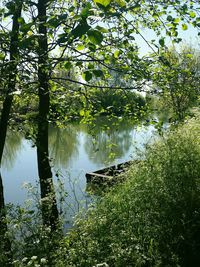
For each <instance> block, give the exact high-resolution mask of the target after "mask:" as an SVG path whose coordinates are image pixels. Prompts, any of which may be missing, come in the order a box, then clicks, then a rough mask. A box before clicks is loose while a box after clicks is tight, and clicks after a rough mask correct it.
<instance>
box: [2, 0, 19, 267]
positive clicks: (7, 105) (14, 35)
mask: <svg viewBox="0 0 200 267" xmlns="http://www.w3.org/2000/svg"><path fill="white" fill-rule="evenodd" d="M22 3H23V1H22V0H19V1H16V4H15V10H14V14H13V25H12V30H11V40H10V62H9V63H10V65H9V69H8V71H9V73H8V82H7V91H6V96H5V100H4V102H3V109H2V113H1V119H0V168H1V162H2V156H3V150H4V147H5V141H6V134H7V128H8V121H9V115H10V111H11V106H12V101H13V95H12V92H13V91H15V86H16V75H17V62H18V57H19V50H18V41H19V40H18V37H19V22H18V19H19V18H20V17H21V10H22ZM5 218H6V212H5V201H4V190H3V181H2V177H1V173H0V239H1V242H2V243H1V245H2V247H1V248H2V249H3V252H4V254H5V261H6V262H5V264H6V265H5V266H11V263H9V262H10V261H11V254H12V253H11V243H10V240H9V239H8V237H7V236H6V232H7V230H8V229H7V224H6V221H5ZM6 259H7V260H6Z"/></svg>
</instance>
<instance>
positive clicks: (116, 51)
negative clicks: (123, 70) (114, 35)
mask: <svg viewBox="0 0 200 267" xmlns="http://www.w3.org/2000/svg"><path fill="white" fill-rule="evenodd" d="M119 54H120V51H119V50H115V52H114V57H115V58H118V57H119Z"/></svg>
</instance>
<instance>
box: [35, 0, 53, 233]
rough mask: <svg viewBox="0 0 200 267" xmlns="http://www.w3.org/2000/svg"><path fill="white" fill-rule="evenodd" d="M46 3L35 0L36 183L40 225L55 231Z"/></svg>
mask: <svg viewBox="0 0 200 267" xmlns="http://www.w3.org/2000/svg"><path fill="white" fill-rule="evenodd" d="M47 4H48V0H38V20H39V34H40V37H39V49H38V56H39V59H38V82H39V89H38V95H39V117H38V134H37V159H38V173H39V179H40V188H41V198H42V203H43V205H42V213H43V223H44V224H45V225H47V226H49V227H51V230H55V229H56V225H57V222H58V209H57V203H56V197H55V192H54V188H53V178H52V172H51V166H50V163H49V147H48V127H49V123H48V117H49V103H50V96H49V66H48V41H47V27H46V21H47V18H46V8H47Z"/></svg>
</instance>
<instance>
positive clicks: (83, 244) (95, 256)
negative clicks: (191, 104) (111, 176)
mask: <svg viewBox="0 0 200 267" xmlns="http://www.w3.org/2000/svg"><path fill="white" fill-rule="evenodd" d="M199 134H200V119H199V115H198V116H196V118H193V119H191V120H190V121H188V122H186V123H185V124H184V125H182V126H180V127H179V128H178V129H176V130H173V131H172V132H171V133H170V134H168V135H167V136H165V137H164V138H163V140H161V141H160V142H158V143H156V145H154V146H153V147H149V148H148V149H147V151H146V154H145V161H144V162H141V163H140V164H137V165H134V166H133V167H132V168H131V169H130V170H129V171H128V172H127V173H126V176H127V179H126V182H125V183H124V184H123V185H120V186H118V187H116V188H115V189H114V190H112V191H111V192H109V193H107V194H106V195H105V196H104V198H102V199H101V200H100V201H99V202H98V203H97V205H96V208H94V209H90V210H89V211H88V214H87V217H86V218H84V219H78V220H77V222H76V226H75V227H74V229H73V230H72V231H71V232H70V234H69V235H67V237H66V238H65V239H64V240H63V241H62V246H61V247H59V249H58V251H57V254H56V256H55V257H56V263H55V266H59V267H61V266H88V267H89V266H119V267H120V266H194V267H197V266H199V265H200V255H199V248H200V241H199V240H200V232H199V228H200V197H199V196H200V187H199V182H200V137H199V136H200V135H199ZM98 264H101V265H98Z"/></svg>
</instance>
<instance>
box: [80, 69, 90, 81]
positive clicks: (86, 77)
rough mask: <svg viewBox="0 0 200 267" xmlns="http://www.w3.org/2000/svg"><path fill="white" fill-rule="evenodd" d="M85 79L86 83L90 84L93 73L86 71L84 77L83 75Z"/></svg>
mask: <svg viewBox="0 0 200 267" xmlns="http://www.w3.org/2000/svg"><path fill="white" fill-rule="evenodd" d="M82 77H83V79H84V80H85V81H86V82H89V81H90V80H91V79H92V73H91V72H89V71H88V70H86V71H85V72H84V73H83V75H82Z"/></svg>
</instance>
